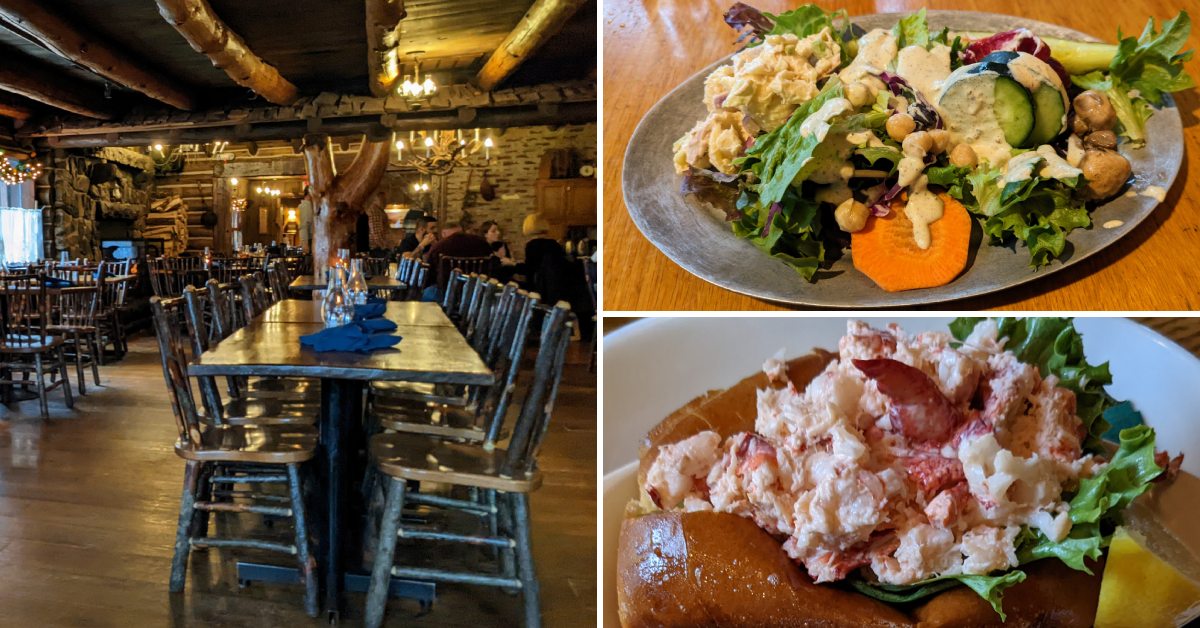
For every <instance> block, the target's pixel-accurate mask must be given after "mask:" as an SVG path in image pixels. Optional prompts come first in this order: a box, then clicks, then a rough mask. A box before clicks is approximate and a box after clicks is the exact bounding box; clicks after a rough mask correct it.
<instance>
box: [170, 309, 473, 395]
mask: <svg viewBox="0 0 1200 628" xmlns="http://www.w3.org/2000/svg"><path fill="white" fill-rule="evenodd" d="M323 328H324V325H322V324H321V323H282V322H266V321H264V320H263V317H261V316H260V317H258V318H255V319H254V320H252V321H250V323H249V324H247V325H246V326H245V327H243V328H241V329H239V330H237V331H236V332H234V333H233V334H230V336H229V337H228V338H225V339H224V340H222V341H220V342H218V343H217V344H216V346H214V347H212V348H210V349H209V350H208V351H206V352H204V353H203V354H202V355H201V356H200V357H199V358H198V359H197V360H195V361H193V363H192V365H191V366H189V367H188V372H189V374H190V375H268V376H277V377H319V378H336V379H357V380H369V381H370V380H383V381H407V382H434V383H452V384H483V385H486V384H490V383H492V372H491V371H490V370H489V369H488V367H487V365H486V364H484V363H483V360H482V359H480V357H479V354H477V353H475V350H474V349H472V348H471V345H469V344H467V341H466V339H465V338H463V336H462V334H460V333H459V332H458V329H456V328H455V327H453V326H449V327H447V326H441V325H402V326H400V328H399V329H397V330H396V331H395V332H393V333H395V334H398V335H400V336H403V337H404V340H402V341H401V342H400V343H399V344H397V345H396V346H395V347H394V348H392V349H385V350H382V351H373V352H371V353H348V352H347V353H343V352H323V353H319V352H316V351H313V350H312V349H309V348H307V347H301V346H300V336H303V335H305V334H311V333H313V332H316V331H320V330H321V329H323Z"/></svg>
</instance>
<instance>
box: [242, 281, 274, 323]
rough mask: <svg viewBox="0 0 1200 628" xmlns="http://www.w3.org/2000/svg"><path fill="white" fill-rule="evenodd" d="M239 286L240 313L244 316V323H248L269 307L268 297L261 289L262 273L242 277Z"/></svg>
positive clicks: (264, 290)
mask: <svg viewBox="0 0 1200 628" xmlns="http://www.w3.org/2000/svg"><path fill="white" fill-rule="evenodd" d="M241 284H242V312H243V313H244V314H245V316H246V322H250V320H251V319H253V318H254V317H255V316H258V315H259V314H262V313H263V310H265V309H267V308H268V307H270V305H271V304H270V297H268V296H267V291H266V289H264V288H263V283H262V273H254V274H251V275H242V278H241Z"/></svg>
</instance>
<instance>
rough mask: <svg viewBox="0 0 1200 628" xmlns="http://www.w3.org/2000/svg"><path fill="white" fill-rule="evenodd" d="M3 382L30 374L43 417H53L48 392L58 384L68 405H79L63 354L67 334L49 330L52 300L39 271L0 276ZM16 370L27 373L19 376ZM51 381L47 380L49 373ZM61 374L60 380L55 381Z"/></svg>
mask: <svg viewBox="0 0 1200 628" xmlns="http://www.w3.org/2000/svg"><path fill="white" fill-rule="evenodd" d="M0 300H2V301H3V304H2V307H0V376H2V377H3V379H0V385H4V386H15V385H24V384H26V383H28V378H29V376H30V375H32V376H33V377H34V384H35V385H36V386H37V395H38V402H39V403H40V404H41V410H42V418H43V419H49V418H50V409H49V406H48V401H47V394H48V393H49V392H50V391H51V390H53V389H55V388H58V387H60V386H61V387H62V389H63V399H64V401H66V404H67V407H68V408H73V407H75V399H74V397H72V396H71V381H70V379H68V377H67V363H66V360H65V359H64V356H63V350H62V348H63V337H62V336H61V335H58V336H55V335H51V334H50V333H49V330H48V329H47V326H48V323H49V322H50V307H49V305H50V301H49V299H48V298H47V295H46V286H45V284H44V283H42V278H41V277H40V276H38V275H32V274H24V275H3V276H0ZM16 373H21V374H23V376H24V379H23V380H22V381H17V380H16V379H15V377H16ZM47 373H50V374H51V380H52V381H51V382H50V383H49V384H47V383H46V374H47ZM54 375H57V376H58V378H57V381H53V380H54V379H55V378H54Z"/></svg>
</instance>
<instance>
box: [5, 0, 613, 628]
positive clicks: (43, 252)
mask: <svg viewBox="0 0 1200 628" xmlns="http://www.w3.org/2000/svg"><path fill="white" fill-rule="evenodd" d="M596 15H597V3H596V2H595V0H590V1H589V0H536V1H531V0H505V1H503V2H476V1H472V2H454V1H450V0H433V1H425V2H413V1H409V2H404V1H401V0H363V1H362V2H351V3H324V2H318V1H316V0H298V1H296V0H294V1H293V2H289V3H280V2H262V3H239V2H234V1H230V0H212V1H210V2H204V1H201V2H191V1H182V0H157V1H156V2H152V3H134V2H125V1H118V0H70V1H67V2H60V3H56V4H54V5H53V6H51V5H43V4H42V3H39V2H32V1H29V0H0V51H3V52H4V54H5V55H7V62H6V63H5V67H4V68H3V69H0V151H2V152H0V243H2V244H3V248H0V402H2V406H3V407H2V408H0V565H2V566H0V608H2V609H3V617H4V620H3V621H0V623H3V624H5V625H26V626H79V625H229V626H235V625H273V626H274V625H285V624H298V625H304V624H308V623H311V624H315V623H317V622H321V623H326V622H328V623H343V624H348V625H366V626H384V625H388V626H391V625H410V624H411V625H420V626H468V625H471V626H475V625H526V626H539V625H543V624H545V625H550V626H576V625H580V626H583V625H594V624H595V615H596V598H597V595H596V593H597V583H596V546H597V540H596V471H595V470H596V441H597V432H598V430H597V409H596V405H597V401H596V397H597V394H596V392H597V386H596V359H597V358H596V345H595V340H594V338H595V326H596V316H595V315H596V297H595V286H596V264H595V257H594V254H595V251H596V248H597V235H596V208H597V206H596V189H597V187H596V178H595V177H596V168H595V164H596V161H597V126H596V106H597V90H596Z"/></svg>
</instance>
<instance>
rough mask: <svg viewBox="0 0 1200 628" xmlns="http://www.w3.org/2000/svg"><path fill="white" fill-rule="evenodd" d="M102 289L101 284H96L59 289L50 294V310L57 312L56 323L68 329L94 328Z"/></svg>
mask: <svg viewBox="0 0 1200 628" xmlns="http://www.w3.org/2000/svg"><path fill="white" fill-rule="evenodd" d="M103 289H104V286H103V283H97V284H93V285H90V286H71V287H68V288H61V289H59V290H57V291H55V292H52V293H50V299H51V301H53V302H54V303H52V305H51V310H52V311H56V312H57V314H58V323H59V324H60V325H66V326H69V327H93V326H95V324H96V312H97V310H98V305H97V304H98V303H100V300H101V299H102V298H103ZM55 297H57V298H55ZM55 306H57V307H55Z"/></svg>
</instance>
